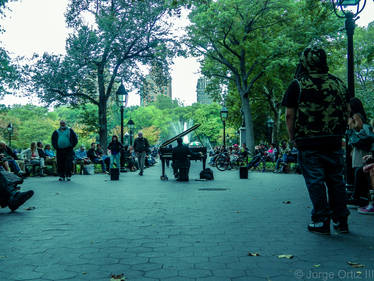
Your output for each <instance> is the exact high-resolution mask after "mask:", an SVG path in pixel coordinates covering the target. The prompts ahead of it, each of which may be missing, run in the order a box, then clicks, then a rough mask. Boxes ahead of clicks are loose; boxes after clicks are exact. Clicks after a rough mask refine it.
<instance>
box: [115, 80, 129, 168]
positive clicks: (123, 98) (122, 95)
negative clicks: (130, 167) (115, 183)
mask: <svg viewBox="0 0 374 281" xmlns="http://www.w3.org/2000/svg"><path fill="white" fill-rule="evenodd" d="M116 94H117V96H118V99H119V101H120V102H121V143H122V144H123V112H124V108H125V106H126V105H127V101H128V96H129V95H128V93H127V91H126V89H125V86H123V84H122V83H121V85H120V86H119V88H118V90H117V92H116ZM124 164H125V161H124V159H123V153H122V152H121V159H120V166H121V167H120V169H121V172H124V171H125V167H124Z"/></svg>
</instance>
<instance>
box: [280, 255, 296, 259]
mask: <svg viewBox="0 0 374 281" xmlns="http://www.w3.org/2000/svg"><path fill="white" fill-rule="evenodd" d="M278 258H280V259H292V258H293V255H279V256H278Z"/></svg>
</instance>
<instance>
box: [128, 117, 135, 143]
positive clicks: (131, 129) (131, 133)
mask: <svg viewBox="0 0 374 281" xmlns="http://www.w3.org/2000/svg"><path fill="white" fill-rule="evenodd" d="M134 126H135V123H134V121H132V119H131V118H130V120H129V121H128V122H127V127H128V128H129V129H130V145H132V136H133V129H134Z"/></svg>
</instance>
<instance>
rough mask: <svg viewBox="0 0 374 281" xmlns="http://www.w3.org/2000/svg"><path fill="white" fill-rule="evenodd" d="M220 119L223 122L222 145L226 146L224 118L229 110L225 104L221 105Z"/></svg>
mask: <svg viewBox="0 0 374 281" xmlns="http://www.w3.org/2000/svg"><path fill="white" fill-rule="evenodd" d="M220 116H221V120H222V123H223V147H224V148H225V147H226V120H227V117H228V116H229V111H228V110H227V108H226V107H225V106H223V107H222V109H221V112H220Z"/></svg>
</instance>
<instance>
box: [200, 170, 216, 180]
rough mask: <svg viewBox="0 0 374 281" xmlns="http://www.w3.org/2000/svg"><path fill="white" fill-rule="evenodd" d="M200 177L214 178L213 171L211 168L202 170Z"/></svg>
mask: <svg viewBox="0 0 374 281" xmlns="http://www.w3.org/2000/svg"><path fill="white" fill-rule="evenodd" d="M200 179H205V180H214V176H213V171H212V170H211V169H209V168H206V169H204V170H202V171H201V172H200Z"/></svg>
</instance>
